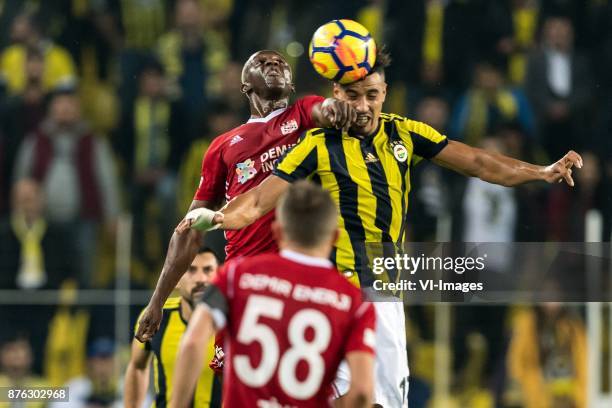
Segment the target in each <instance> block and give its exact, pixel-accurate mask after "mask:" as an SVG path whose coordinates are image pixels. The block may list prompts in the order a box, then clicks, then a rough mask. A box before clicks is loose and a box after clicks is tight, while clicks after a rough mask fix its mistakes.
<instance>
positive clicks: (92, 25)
mask: <svg viewBox="0 0 612 408" xmlns="http://www.w3.org/2000/svg"><path fill="white" fill-rule="evenodd" d="M0 4H1V6H0V290H5V289H13V290H22V291H24V292H25V291H28V292H29V293H35V292H36V291H39V290H44V289H61V290H62V291H63V292H67V293H69V292H70V291H74V290H75V289H76V288H84V289H90V288H112V282H113V273H114V267H115V264H114V260H113V251H114V244H115V234H116V232H117V222H118V218H119V216H120V214H122V213H129V214H131V215H132V218H133V239H132V266H131V276H132V284H133V286H134V287H141V288H150V287H151V286H152V285H153V284H154V283H155V281H156V278H157V276H158V273H159V270H160V266H161V262H162V261H163V258H164V254H165V248H166V246H167V243H168V240H169V237H170V234H171V233H172V230H173V227H174V225H175V224H176V223H177V221H178V220H179V219H180V217H181V215H182V214H184V213H185V211H186V209H187V206H188V205H189V203H190V202H191V199H192V197H193V193H194V191H195V189H196V187H197V184H198V182H199V177H200V176H199V172H200V165H201V159H202V156H203V154H204V152H205V151H206V148H207V146H208V144H209V143H210V141H211V140H212V139H213V138H214V137H215V136H217V135H219V134H221V133H223V132H225V131H227V130H229V129H231V128H233V127H235V126H237V125H239V124H240V123H243V122H244V121H246V119H247V118H248V106H247V101H246V98H244V97H243V96H242V94H241V92H240V72H241V67H242V64H243V63H244V61H245V60H246V58H248V56H249V55H250V54H252V53H253V52H255V51H257V50H259V49H275V50H279V51H281V52H282V53H283V54H285V55H287V57H288V60H289V61H290V62H291V64H292V65H293V67H294V74H295V82H296V88H297V96H301V95H305V94H309V93H321V94H324V95H329V94H330V90H331V88H330V85H329V83H326V82H325V81H324V80H322V79H321V78H319V77H317V76H316V74H315V72H314V70H313V69H312V68H311V66H310V63H309V62H308V58H307V51H305V50H307V49H308V42H309V39H310V36H311V35H312V33H313V32H314V30H315V29H316V27H318V26H319V25H320V24H323V23H325V22H327V21H329V20H331V19H334V18H352V19H356V20H358V21H360V22H362V23H363V24H364V25H366V27H368V29H370V31H371V32H372V34H373V35H374V37H375V38H376V40H377V42H378V44H379V45H382V44H385V45H386V46H387V48H388V50H389V51H390V53H391V56H392V58H393V63H392V65H391V67H390V68H389V69H388V71H387V82H388V84H389V89H388V95H387V102H386V105H385V111H389V112H396V113H401V114H404V115H406V116H408V117H410V118H414V119H417V120H421V121H423V122H426V123H428V124H430V125H432V126H433V127H435V128H436V129H438V130H439V131H440V132H442V133H444V134H447V135H448V136H449V137H450V138H452V139H456V140H460V141H464V142H466V143H469V144H472V145H476V146H480V147H482V148H484V149H488V150H492V151H497V152H502V153H504V154H507V155H510V156H513V157H516V158H520V159H524V160H527V161H531V162H535V163H538V164H547V163H550V162H552V161H555V160H557V159H559V158H560V157H561V156H562V155H563V154H564V153H565V152H566V151H567V150H569V149H574V150H576V151H577V152H579V153H580V154H581V155H582V156H583V159H584V167H583V168H582V169H581V170H579V171H577V172H574V176H575V180H576V186H575V187H574V188H568V187H567V186H565V185H558V186H550V185H545V184H543V183H541V184H530V185H525V186H521V187H518V188H516V189H508V188H504V187H500V186H492V185H488V184H486V183H483V182H481V181H479V180H474V179H471V180H468V179H465V178H464V177H462V176H459V175H455V174H452V173H450V172H449V171H446V170H442V169H439V168H436V167H435V166H432V165H421V166H417V168H416V169H415V173H414V175H413V192H412V195H411V209H410V212H409V214H408V222H409V224H410V229H409V233H408V234H409V239H410V240H414V241H432V240H436V239H437V236H436V231H437V228H436V222H437V220H438V219H439V218H440V217H441V216H443V215H451V216H452V220H453V222H452V230H451V234H452V236H451V238H452V239H453V240H456V241H466V242H470V241H471V242H514V241H521V242H538V241H568V242H571V241H583V240H584V239H585V235H584V229H585V225H584V219H585V215H586V213H587V212H588V211H589V210H591V209H596V210H599V211H600V212H601V214H602V215H603V221H604V231H603V234H602V236H601V239H602V240H604V241H608V240H609V237H610V233H611V228H610V221H611V218H612V217H611V215H612V160H611V159H612V138H611V136H612V74H611V73H612V1H610V0H501V1H487V0H418V1H403V0H357V1H349V0H339V1H333V2H329V1H324V0H311V1H307V2H304V1H297V0H287V1H280V0H276V1H274V0H273V1H266V2H264V1H261V0H95V1H94V0H57V1H44V0H27V1H22V0H4V1H1V2H0ZM217 237H219V236H217ZM1 303H2V300H0V304H1ZM0 308H1V311H0V324H2V325H3V328H6V330H5V329H3V332H7V333H11V335H10V336H4V338H2V339H0V385H2V384H5V383H7V384H10V383H11V381H13V382H15V381H17V379H21V378H26V377H27V378H30V377H31V378H32V380H31V381H33V382H32V383H36V381H46V382H47V383H50V384H53V385H59V384H63V383H65V382H66V381H68V380H70V378H71V377H78V376H83V377H82V378H81V381H82V383H81V387H82V388H83V389H87V387H90V388H91V387H94V388H96V387H98V388H96V390H98V389H99V388H100V387H101V388H100V389H102V391H103V392H101V393H89V394H88V391H83V393H84V394H88V395H89V396H85V397H83V398H84V399H86V398H89V397H91V398H94V399H95V398H98V397H99V399H100V400H94V401H93V402H91V403H89V404H90V405H86V404H87V403H86V402H83V406H112V403H113V401H114V398H111V397H109V393H110V394H113V393H115V392H116V390H115V388H116V387H117V384H115V381H116V379H115V378H113V379H112V380H111V379H108V378H106V377H105V375H106V376H107V377H108V376H109V375H111V374H109V373H108V369H107V368H105V366H104V361H102V363H100V362H99V360H104V358H105V357H108V356H112V355H113V354H114V352H115V345H113V344H112V342H110V340H108V338H113V336H114V326H113V322H112V318H111V317H108V310H106V309H102V310H97V309H95V308H86V307H77V306H74V305H72V304H71V303H70V302H67V303H66V304H60V305H57V306H56V307H53V308H51V307H49V306H41V305H28V306H22V305H19V306H16V305H12V306H5V305H2V306H0ZM430 312H431V310H430V309H429V308H428V307H427V306H423V307H420V308H415V309H414V310H412V309H409V310H408V316H409V317H411V319H410V320H411V321H412V323H411V324H412V326H413V327H412V328H411V329H410V330H409V332H410V333H412V334H411V335H410V338H409V341H408V344H409V347H410V348H411V350H410V351H411V355H410V357H411V363H410V364H411V367H413V369H412V378H413V379H412V383H411V386H410V390H411V393H410V398H411V402H413V404H412V405H411V406H415V407H417V406H423V405H419V404H420V403H421V402H423V401H427V400H428V398H430V396H431V383H432V382H431V376H432V375H433V374H432V372H431V370H432V364H428V360H427V359H428V358H429V357H431V344H432V337H431V336H432V334H431V333H432V325H433V323H432V315H431V313H430ZM455 314H456V315H455V326H456V328H457V333H462V334H463V335H461V336H459V335H457V338H460V340H458V343H457V344H454V345H453V351H454V352H455V353H456V356H461V357H456V358H455V360H454V364H453V365H454V367H455V369H454V372H455V374H456V376H455V377H456V384H455V385H456V388H457V390H459V391H457V393H456V395H457V398H458V399H459V400H460V401H462V403H464V406H467V405H469V406H491V405H487V403H491V404H493V403H497V404H503V406H526V407H544V406H562V405H559V404H565V403H568V404H570V405H563V406H576V407H583V406H585V401H584V398H583V394H582V391H584V381H585V377H584V375H585V373H584V364H585V357H584V353H585V351H584V349H585V347H586V346H585V344H584V342H585V341H584V336H585V333H584V324H583V322H582V320H583V318H582V317H581V313H580V310H577V311H576V310H573V309H570V308H566V307H561V308H556V307H549V308H547V307H540V306H538V307H535V308H526V309H520V310H517V309H515V308H512V307H499V308H491V309H488V311H487V313H483V314H481V311H480V309H475V308H471V307H463V308H462V307H458V308H457V309H456V312H455ZM477 315H478V316H479V318H476V317H475V316H477ZM100 316H106V318H104V317H100ZM67 331H68V332H69V331H73V332H74V333H78V334H79V336H80V339H81V340H80V343H78V342H77V343H78V344H77V343H75V344H72V343H70V342H71V341H74V339H72V337H74V336H71V335H69V334H67V333H68V332H67ZM109 342H110V343H109ZM534 344H536V345H538V346H537V347H532V346H533V345H534ZM78 356H80V357H78ZM68 361H70V362H71V363H70V364H72V365H74V367H72V368H70V369H67V370H59V371H58V368H57V367H58V365H59V366H62V364H63V365H64V366H63V367H67V365H68ZM85 367H89V369H88V370H85ZM41 376H44V377H45V378H44V380H43V378H42V377H41ZM19 381H21V380H19ZM28 381H30V380H28ZM88 381H89V382H88ZM92 384H93V385H92ZM100 384H102V385H100ZM542 384H547V386H548V388H546V387H545V386H544V385H542ZM105 387H106V388H105ZM580 387H583V388H580ZM111 388H112V390H111ZM543 389H545V390H547V391H542V390H543ZM117 390H118V388H117ZM483 390H485V391H483ZM581 390H582V391H581ZM466 401H469V402H466ZM477 403H479V404H483V405H477ZM465 404H467V405H465ZM542 404H544V405H542Z"/></svg>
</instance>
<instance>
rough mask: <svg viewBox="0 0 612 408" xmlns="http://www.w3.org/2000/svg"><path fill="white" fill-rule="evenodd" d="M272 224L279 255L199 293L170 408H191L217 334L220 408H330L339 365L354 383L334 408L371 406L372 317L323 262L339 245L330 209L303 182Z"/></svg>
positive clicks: (229, 272) (322, 195)
mask: <svg viewBox="0 0 612 408" xmlns="http://www.w3.org/2000/svg"><path fill="white" fill-rule="evenodd" d="M276 216H277V221H276V222H275V223H274V224H273V226H272V228H273V232H274V235H275V237H276V239H277V242H278V245H279V247H280V249H281V251H280V254H265V255H259V256H256V257H251V258H249V257H247V258H240V259H237V260H235V261H232V262H228V263H227V264H226V266H225V267H224V268H223V269H222V270H221V271H220V272H219V274H218V276H217V278H216V279H215V280H214V281H213V282H212V284H211V285H210V286H209V287H208V288H207V289H206V291H205V292H204V295H203V296H202V302H201V303H199V304H198V306H197V307H196V310H195V311H194V314H193V316H192V319H191V321H190V323H189V327H188V329H187V332H186V333H185V336H184V337H183V340H182V342H181V346H180V351H179V355H178V358H177V363H176V369H175V374H174V385H173V387H174V388H173V394H172V401H171V404H170V406H171V407H174V408H179V407H180V408H183V407H186V406H188V404H189V395H191V390H192V389H193V387H194V386H195V382H196V378H197V377H198V373H199V372H200V369H201V366H202V360H203V359H202V357H203V354H204V351H205V346H206V342H207V341H209V339H210V338H211V336H212V335H213V333H214V332H215V331H217V330H221V329H223V328H224V327H227V330H228V332H227V336H228V337H227V340H228V341H229V347H228V348H227V350H228V355H227V356H226V361H227V363H226V364H227V365H226V367H225V370H226V371H225V373H224V390H223V395H224V401H223V406H224V407H227V408H231V407H241V408H242V407H281V406H282V407H298V406H299V407H323V406H330V405H331V399H332V397H333V394H334V392H333V389H332V381H333V379H334V377H335V375H336V370H337V369H338V365H339V364H340V361H341V360H342V359H343V358H344V359H346V361H347V364H348V368H349V370H350V373H351V378H352V379H353V380H352V381H351V383H350V388H349V391H348V393H347V395H346V397H345V398H344V399H343V400H342V404H343V405H341V406H346V407H369V406H370V405H371V403H370V401H371V399H372V388H373V381H374V380H373V372H374V368H373V365H374V356H373V348H374V337H375V333H374V330H375V329H374V325H375V317H374V308H373V307H372V304H371V303H364V302H362V300H361V293H360V291H359V290H358V289H357V288H356V287H355V286H353V285H351V284H350V283H349V282H348V281H347V280H346V279H345V278H344V277H343V276H342V275H340V274H339V273H338V271H337V270H336V269H335V268H334V267H333V264H332V263H331V262H330V261H329V259H328V256H329V253H330V251H331V249H332V247H333V245H334V242H335V241H336V238H337V237H338V222H337V211H336V208H335V205H334V202H333V201H332V199H331V197H330V196H329V193H327V192H325V191H323V190H322V189H321V188H320V187H318V186H316V185H314V184H313V183H311V182H308V181H302V182H299V183H296V184H294V185H293V186H291V187H290V188H289V189H288V191H287V192H286V194H285V195H284V196H283V198H281V201H280V203H279V206H278V207H277V209H276ZM254 363H255V364H254Z"/></svg>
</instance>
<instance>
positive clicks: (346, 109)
mask: <svg viewBox="0 0 612 408" xmlns="http://www.w3.org/2000/svg"><path fill="white" fill-rule="evenodd" d="M321 113H322V114H323V117H324V118H325V119H327V120H328V121H329V122H330V123H331V126H333V127H335V128H336V129H343V130H345V131H348V129H349V127H350V126H351V124H352V123H353V122H354V121H355V120H356V119H357V112H355V109H353V107H352V106H351V105H349V104H348V103H347V102H344V101H340V100H338V99H334V98H327V99H325V100H324V101H323V103H322V104H321Z"/></svg>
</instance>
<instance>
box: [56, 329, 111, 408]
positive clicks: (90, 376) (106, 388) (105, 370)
mask: <svg viewBox="0 0 612 408" xmlns="http://www.w3.org/2000/svg"><path fill="white" fill-rule="evenodd" d="M114 357H115V345H114V343H113V341H112V340H110V339H108V338H99V339H96V340H94V341H93V342H92V343H91V344H90V345H89V347H88V348H87V372H86V374H85V375H84V376H82V377H77V378H73V379H71V380H70V381H68V383H67V384H65V386H67V387H68V390H69V393H70V404H69V406H70V408H85V407H90V406H92V404H93V405H94V406H103V407H117V408H119V407H121V403H120V397H119V387H118V385H119V384H118V379H117V376H116V375H115V372H116V370H115V362H114ZM65 406H66V405H65V403H61V402H53V403H51V404H49V408H62V407H65Z"/></svg>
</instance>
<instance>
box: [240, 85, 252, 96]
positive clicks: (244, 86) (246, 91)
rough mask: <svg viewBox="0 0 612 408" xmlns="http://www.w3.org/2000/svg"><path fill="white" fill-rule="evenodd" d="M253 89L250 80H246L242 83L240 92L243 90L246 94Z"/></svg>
mask: <svg viewBox="0 0 612 408" xmlns="http://www.w3.org/2000/svg"><path fill="white" fill-rule="evenodd" d="M251 89H253V88H252V87H251V84H250V83H248V82H245V83H243V84H242V85H240V92H242V93H243V94H245V95H246V94H248V93H249V92H250V91H251Z"/></svg>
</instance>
